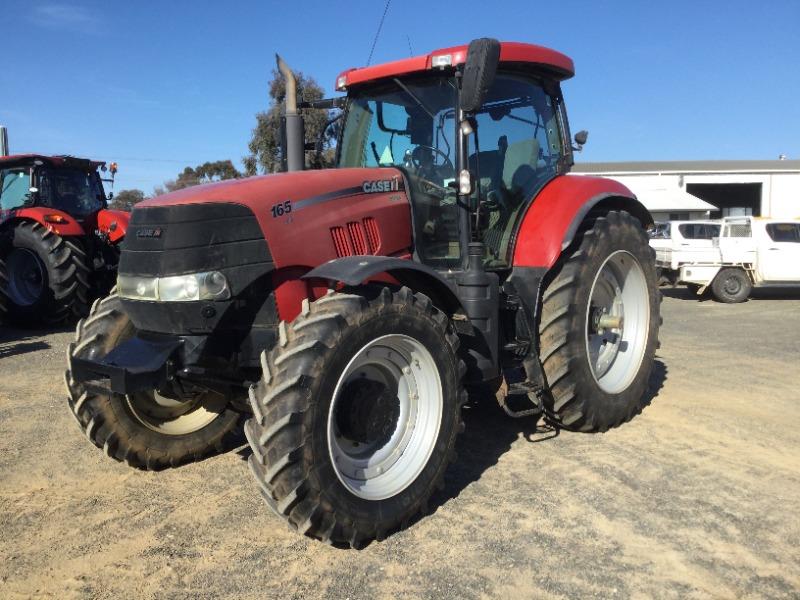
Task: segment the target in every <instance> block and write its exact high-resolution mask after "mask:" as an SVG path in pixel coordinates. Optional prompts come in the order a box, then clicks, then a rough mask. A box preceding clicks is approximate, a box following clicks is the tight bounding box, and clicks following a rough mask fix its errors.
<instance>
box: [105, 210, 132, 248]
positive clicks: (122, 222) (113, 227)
mask: <svg viewBox="0 0 800 600" xmlns="http://www.w3.org/2000/svg"><path fill="white" fill-rule="evenodd" d="M130 220H131V213H129V212H125V211H123V210H112V209H108V208H104V209H103V210H101V211H100V212H98V213H97V230H98V231H99V232H100V233H102V234H103V235H107V236H108V241H109V242H111V243H112V244H116V243H117V242H119V241H121V240H122V239H123V238H124V237H125V234H126V233H127V231H128V223H130Z"/></svg>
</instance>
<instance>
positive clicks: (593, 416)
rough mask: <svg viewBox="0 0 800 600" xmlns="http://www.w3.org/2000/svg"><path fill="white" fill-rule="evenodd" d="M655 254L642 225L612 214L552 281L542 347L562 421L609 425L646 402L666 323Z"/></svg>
mask: <svg viewBox="0 0 800 600" xmlns="http://www.w3.org/2000/svg"><path fill="white" fill-rule="evenodd" d="M653 259H654V253H653V250H652V249H651V248H650V247H649V245H648V241H647V236H646V235H645V232H644V229H643V228H642V226H641V224H640V223H639V222H638V221H637V220H636V219H634V218H633V217H632V216H631V215H630V214H628V213H627V212H609V213H608V214H605V215H603V216H599V217H597V218H594V219H592V220H591V221H589V222H587V224H586V226H585V228H584V230H583V232H582V233H581V234H580V237H579V243H578V247H577V249H576V250H574V251H572V253H571V254H570V255H568V256H567V257H566V258H565V259H564V260H563V261H562V262H561V263H560V264H559V265H558V266H557V267H556V268H555V269H554V271H553V273H552V275H551V276H550V277H549V278H548V280H547V281H546V283H545V285H546V287H545V291H544V294H543V296H542V298H543V299H542V311H541V319H540V323H539V348H540V357H541V360H542V364H543V367H544V372H545V376H546V379H547V383H548V386H549V388H550V393H549V394H548V395H546V398H545V408H546V409H547V413H548V414H549V415H550V416H551V418H552V419H553V420H554V421H555V423H556V424H557V425H559V426H561V427H564V428H566V429H571V430H577V431H606V430H608V429H609V428H611V427H616V426H617V425H620V424H622V423H624V422H626V421H628V420H630V419H631V418H632V417H633V416H634V415H636V414H638V413H639V412H641V410H642V408H643V407H644V404H645V402H646V401H647V393H646V392H647V390H648V386H649V379H650V372H651V370H652V367H653V363H654V357H655V351H656V348H657V347H658V328H659V325H660V323H661V317H660V314H659V309H660V302H661V293H660V292H659V291H658V283H657V281H656V274H655V268H654V263H653Z"/></svg>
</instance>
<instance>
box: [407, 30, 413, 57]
mask: <svg viewBox="0 0 800 600" xmlns="http://www.w3.org/2000/svg"><path fill="white" fill-rule="evenodd" d="M406 41H407V42H408V55H409V56H414V50H412V48H411V38H410V37H408V34H406Z"/></svg>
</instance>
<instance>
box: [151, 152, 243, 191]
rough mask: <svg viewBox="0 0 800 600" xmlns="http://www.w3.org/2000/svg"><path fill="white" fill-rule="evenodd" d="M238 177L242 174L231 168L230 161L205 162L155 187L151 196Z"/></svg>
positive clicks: (187, 168) (186, 169) (188, 168)
mask: <svg viewBox="0 0 800 600" xmlns="http://www.w3.org/2000/svg"><path fill="white" fill-rule="evenodd" d="M240 177H242V174H241V173H240V172H239V170H238V169H237V168H236V167H234V166H233V163H232V162H231V161H230V160H218V161H215V162H205V163H203V164H202V165H200V166H198V167H195V168H192V167H186V168H185V169H184V170H183V171H182V172H181V173H180V174H179V175H178V178H177V179H173V180H170V181H165V182H164V185H163V186H157V187H156V188H155V190H153V195H154V196H160V195H161V194H166V193H167V192H174V191H175V190H182V189H183V188H187V187H192V186H193V185H200V184H202V183H212V182H214V181H223V180H224V179H239V178H240Z"/></svg>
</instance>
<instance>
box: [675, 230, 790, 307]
mask: <svg viewBox="0 0 800 600" xmlns="http://www.w3.org/2000/svg"><path fill="white" fill-rule="evenodd" d="M713 246H714V255H713V256H708V257H703V258H702V259H701V260H697V261H695V262H694V263H691V264H683V265H681V267H680V274H679V276H678V281H681V282H683V283H685V284H687V285H688V286H689V287H691V288H693V289H696V291H697V293H698V294H702V293H703V292H704V291H705V290H706V289H707V288H709V287H710V288H711V292H712V294H713V295H714V297H715V298H716V299H717V300H719V301H720V302H744V301H745V300H747V298H748V297H749V296H750V292H751V290H752V289H753V287H800V219H771V218H761V217H725V218H724V219H722V227H721V231H720V235H719V238H715V239H714V240H713Z"/></svg>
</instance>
